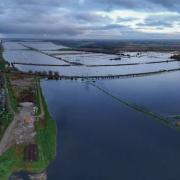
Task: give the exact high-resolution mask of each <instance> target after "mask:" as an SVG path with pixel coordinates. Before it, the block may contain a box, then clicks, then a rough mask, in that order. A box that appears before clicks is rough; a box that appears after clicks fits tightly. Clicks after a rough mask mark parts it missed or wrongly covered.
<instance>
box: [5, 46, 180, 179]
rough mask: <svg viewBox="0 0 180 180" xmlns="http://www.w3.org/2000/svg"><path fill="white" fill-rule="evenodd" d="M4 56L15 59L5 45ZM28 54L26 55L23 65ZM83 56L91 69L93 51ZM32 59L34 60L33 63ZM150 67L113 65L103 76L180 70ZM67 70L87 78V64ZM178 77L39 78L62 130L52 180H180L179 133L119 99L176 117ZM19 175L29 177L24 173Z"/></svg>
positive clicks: (175, 74) (153, 56)
mask: <svg viewBox="0 0 180 180" xmlns="http://www.w3.org/2000/svg"><path fill="white" fill-rule="evenodd" d="M28 45H31V43H29V44H28ZM6 46H8V44H7V45H6ZM9 46H10V47H11V48H9V49H12V48H13V47H14V44H12V43H11V44H10V45H9ZM19 46H20V45H19ZM19 46H18V48H19V49H18V53H20V52H21V51H22V52H26V51H27V49H26V50H24V49H23V48H22V47H24V46H22V47H19ZM33 47H36V48H39V49H41V50H45V51H47V50H56V49H55V47H56V46H55V47H54V46H52V44H51V48H49V49H48V48H47V45H43V46H42V47H43V48H42V47H41V46H40V43H39V44H36V46H35V45H33ZM21 48H22V49H21ZM58 48H59V47H58ZM62 48H64V46H62ZM13 51H14V50H13ZM8 52H10V54H8ZM31 52H32V51H31ZM54 52H55V51H54ZM57 52H59V51H57ZM57 52H56V53H57ZM5 53H6V55H5V56H6V57H7V58H9V59H12V51H10V50H8V48H7V50H6V51H5ZM37 53H38V52H36V54H37ZM49 53H50V51H49ZM63 53H65V52H63ZM72 53H76V52H72ZM72 53H71V55H69V56H68V55H67V54H64V55H63V56H64V57H63V58H65V59H66V60H69V61H72V60H73V57H74V58H75V60H76V56H77V55H76V56H72ZM14 54H15V53H14ZM28 54H29V53H27V54H26V55H25V56H24V59H23V61H25V60H26V58H27V57H26V56H28ZM169 55H170V53H169V54H168V53H155V54H152V53H151V54H150V55H148V54H146V55H143V56H142V57H141V58H140V59H139V58H137V57H132V58H130V59H128V60H127V58H126V59H123V61H124V62H126V61H127V62H141V63H143V62H150V61H155V60H156V61H163V60H167V59H168V57H169ZM18 56H19V55H18ZM43 56H45V55H43ZM94 56H97V55H95V54H94V55H92V61H93V63H95V64H99V63H100V64H101V63H109V62H110V59H109V56H110V55H107V56H106V58H103V56H105V55H102V56H101V58H100V59H98V58H97V59H96V60H95V59H94V58H93V57H94ZM19 57H20V56H19ZM41 57H42V56H41ZM41 57H40V56H39V55H38V59H39V62H40V61H41V62H43V63H46V59H41ZM47 57H48V60H47V61H48V62H49V61H52V62H53V63H56V61H57V59H56V58H54V59H53V58H51V59H49V56H47ZM80 57H83V58H82V59H81V58H80ZM79 58H80V61H81V62H83V63H84V64H86V63H87V64H90V61H91V58H89V54H88V58H87V59H86V58H85V56H84V54H83V55H78V59H79ZM27 59H28V60H27V61H28V62H29V60H30V59H29V58H27ZM75 60H74V61H75ZM9 61H10V60H9ZM92 61H91V63H92ZM117 63H119V62H117ZM145 65H146V64H143V65H142V66H141V65H140V66H139V65H138V66H128V67H121V68H119V67H114V68H115V69H116V71H115V70H114V68H109V67H106V68H105V67H103V73H104V74H105V73H106V74H107V73H111V72H110V71H112V72H113V73H123V72H124V71H127V72H128V73H129V72H132V71H139V70H140V71H145V72H146V71H150V70H151V68H152V67H153V68H155V69H156V70H159V69H161V68H167V69H168V68H170V69H171V68H174V67H175V68H178V67H179V66H180V65H179V63H178V62H174V63H166V64H165V65H164V66H165V67H164V66H162V64H153V65H152V66H150V65H146V68H143V67H144V66H145ZM25 67H26V66H21V68H22V70H24V71H27V69H26V68H25ZM28 67H29V66H28ZM37 68H40V67H37ZM45 68H47V67H45ZM56 68H60V67H56ZM70 68H76V70H74V71H72V70H71V69H70V70H67V73H69V74H72V73H75V74H78V73H79V74H80V73H82V72H83V73H88V72H86V71H82V70H81V68H86V67H81V66H80V67H78V66H77V67H70ZM91 73H92V74H94V73H98V74H100V75H101V74H102V72H101V68H100V67H97V69H96V70H94V69H93V70H92V72H91ZM179 79H180V72H173V73H165V74H159V75H153V76H147V77H136V78H125V79H114V80H98V81H96V82H94V81H93V82H89V81H87V82H86V81H80V80H78V81H69V80H66V81H65V80H62V81H47V80H42V81H41V86H42V90H43V93H44V96H45V99H46V101H47V104H48V107H49V111H50V113H51V114H52V116H53V118H54V120H55V121H56V124H57V129H58V137H57V155H56V157H55V159H54V161H53V162H52V163H51V164H50V165H49V167H48V169H47V173H48V179H49V180H179V179H180V171H179V167H180V131H179V130H177V129H174V128H171V127H168V126H165V125H164V124H162V123H161V122H160V121H157V120H155V119H153V118H152V117H150V116H148V115H147V114H143V113H142V112H138V111H135V110H133V109H130V108H129V107H127V106H125V105H123V104H122V103H120V101H118V100H117V99H121V100H123V101H127V102H129V103H131V104H136V105H138V106H140V107H142V108H145V109H147V110H149V111H151V112H155V113H158V114H160V115H162V116H164V117H171V116H172V115H178V114H180V93H179V89H180V83H179ZM92 83H94V84H95V85H96V86H93V85H92ZM97 87H100V88H102V89H103V90H105V91H106V92H108V93H109V94H107V93H104V91H102V90H100V88H99V89H98V88H97ZM111 95H112V96H111ZM113 97H116V99H115V98H113ZM47 143H48V142H47ZM22 175H24V174H22V173H20V174H19V176H22ZM26 175H27V174H26ZM23 177H24V176H23ZM23 179H26V178H23Z"/></svg>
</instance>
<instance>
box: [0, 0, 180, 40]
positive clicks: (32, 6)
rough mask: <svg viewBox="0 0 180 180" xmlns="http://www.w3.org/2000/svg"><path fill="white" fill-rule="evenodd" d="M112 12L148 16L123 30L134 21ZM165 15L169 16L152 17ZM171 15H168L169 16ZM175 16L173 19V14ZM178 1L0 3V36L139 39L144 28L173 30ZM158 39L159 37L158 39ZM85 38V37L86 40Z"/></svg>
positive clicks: (178, 17)
mask: <svg viewBox="0 0 180 180" xmlns="http://www.w3.org/2000/svg"><path fill="white" fill-rule="evenodd" d="M112 10H127V11H128V10H131V11H132V10H134V11H136V12H146V13H151V15H149V16H148V17H147V18H146V19H145V20H144V22H141V23H138V24H137V26H138V27H137V28H136V29H133V28H132V27H131V26H123V25H121V24H125V23H128V22H129V24H131V23H133V22H134V21H138V18H137V17H132V16H131V17H123V16H122V17H121V16H120V17H118V18H117V19H116V20H113V19H111V18H110V16H108V15H107V16H105V15H101V14H100V13H97V12H101V11H103V12H106V13H107V14H108V13H110V12H111V11H112ZM159 11H161V12H165V11H168V12H169V14H168V15H167V14H164V15H158V16H157V15H154V16H152V13H157V12H159ZM171 13H172V14H171ZM173 13H175V15H174V14H173ZM179 13H180V2H179V0H95V1H94V0H1V1H0V24H1V26H0V34H4V35H7V36H8V34H15V35H17V34H19V35H21V34H23V35H29V34H30V35H37V36H38V35H39V36H40V35H42V34H45V35H48V36H57V35H58V36H60V37H61V36H62V37H64V36H66V37H67V36H71V37H76V36H77V37H81V36H82V37H85V36H86V35H87V36H88V35H90V34H92V35H93V36H95V35H103V34H104V35H105V34H108V35H109V36H110V35H112V36H114V34H115V35H117V36H118V33H119V35H121V36H123V35H126V36H129V37H132V35H133V36H136V35H137V36H140V34H143V33H142V32H140V29H143V28H144V27H155V28H157V29H159V30H161V29H163V28H167V27H169V28H173V25H174V24H175V23H176V24H179V21H180V15H179ZM159 36H160V35H159ZM87 38H89V37H87Z"/></svg>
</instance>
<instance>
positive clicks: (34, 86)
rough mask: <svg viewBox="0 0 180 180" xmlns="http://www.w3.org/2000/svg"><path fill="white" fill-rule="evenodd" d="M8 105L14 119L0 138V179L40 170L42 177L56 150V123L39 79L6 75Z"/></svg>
mask: <svg viewBox="0 0 180 180" xmlns="http://www.w3.org/2000/svg"><path fill="white" fill-rule="evenodd" d="M6 76H7V77H6V93H7V97H8V98H7V105H8V106H9V110H11V112H12V114H14V117H13V120H12V121H11V123H10V124H9V126H8V128H7V129H6V131H5V133H4V135H3V136H2V138H1V140H0V179H2V180H5V179H8V178H9V176H10V175H11V174H12V173H13V172H17V171H28V172H34V173H41V172H43V173H41V174H36V175H34V176H31V178H32V179H37V177H43V178H42V179H46V177H47V176H46V173H45V172H44V171H45V169H46V167H47V166H48V164H49V163H50V162H51V161H52V160H53V158H54V156H55V152H56V126H55V122H54V121H53V119H52V118H51V116H50V114H49V112H48V109H47V106H46V103H45V101H44V97H43V95H42V92H41V88H40V85H39V80H38V79H37V78H35V77H33V76H26V75H13V76H12V75H6Z"/></svg>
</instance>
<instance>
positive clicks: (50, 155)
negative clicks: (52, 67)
mask: <svg viewBox="0 0 180 180" xmlns="http://www.w3.org/2000/svg"><path fill="white" fill-rule="evenodd" d="M1 54H2V51H1ZM1 60H2V62H1V63H4V62H3V59H1ZM1 67H3V69H4V68H5V65H3V64H1ZM5 81H6V83H5V84H6V86H7V89H8V92H7V95H8V98H9V106H11V107H10V108H9V109H13V110H14V111H17V101H16V99H15V95H14V94H15V93H13V89H12V87H11V84H10V81H9V79H8V77H7V75H6V77H5ZM36 82H37V83H36V85H35V88H36V105H37V107H38V109H39V110H38V112H37V120H38V121H36V132H37V135H36V139H35V143H36V144H37V145H38V149H39V158H38V161H35V162H25V161H24V160H23V153H24V147H25V145H15V146H13V147H12V148H10V149H9V150H7V151H6V152H5V153H4V154H3V155H2V156H0V179H1V180H7V179H8V177H9V176H10V175H11V174H12V172H15V171H28V172H35V173H36V172H37V173H39V172H42V171H43V170H45V169H46V167H47V166H48V165H49V163H50V162H51V161H52V160H53V159H54V156H55V153H56V125H55V121H54V120H53V119H52V117H51V115H50V114H49V112H48V108H47V104H46V102H45V99H44V97H43V95H42V91H41V88H40V85H39V80H37V81H36ZM42 119H44V123H42ZM42 124H44V125H42Z"/></svg>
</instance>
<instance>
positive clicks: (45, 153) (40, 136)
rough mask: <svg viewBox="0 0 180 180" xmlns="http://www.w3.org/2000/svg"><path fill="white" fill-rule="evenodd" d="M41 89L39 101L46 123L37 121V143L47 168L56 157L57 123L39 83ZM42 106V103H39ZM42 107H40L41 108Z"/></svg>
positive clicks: (44, 165)
mask: <svg viewBox="0 0 180 180" xmlns="http://www.w3.org/2000/svg"><path fill="white" fill-rule="evenodd" d="M38 89H39V93H38V94H39V102H40V101H42V105H43V110H41V113H42V111H44V118H45V123H44V125H42V122H41V121H38V122H37V123H36V131H37V139H36V140H37V144H38V145H39V150H40V151H39V152H40V154H39V157H40V160H39V161H40V162H39V164H41V166H42V167H44V168H46V167H47V166H48V164H49V163H50V162H51V161H52V160H53V159H54V156H55V153H56V131H57V130H56V124H55V121H54V120H53V118H52V116H51V115H50V113H49V111H48V107H47V104H46V102H45V99H44V97H43V94H42V91H41V88H40V85H39V83H38ZM39 106H40V105H39ZM39 109H40V108H39Z"/></svg>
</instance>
